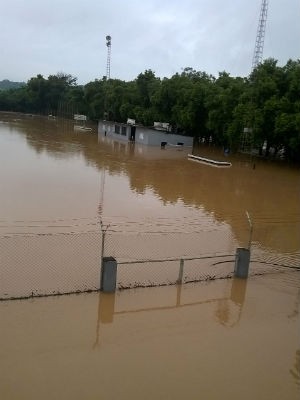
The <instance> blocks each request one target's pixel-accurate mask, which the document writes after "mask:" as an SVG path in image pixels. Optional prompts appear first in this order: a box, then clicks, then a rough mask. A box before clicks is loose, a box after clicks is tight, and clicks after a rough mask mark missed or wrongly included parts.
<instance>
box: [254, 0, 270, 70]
mask: <svg viewBox="0 0 300 400" xmlns="http://www.w3.org/2000/svg"><path fill="white" fill-rule="evenodd" d="M267 14H268V0H262V2H261V8H260V16H259V22H258V27H257V33H256V40H255V48H254V54H253V59H252V71H253V70H254V69H255V68H256V67H257V66H258V64H260V63H261V62H262V57H263V50H264V41H265V34H266V22H267Z"/></svg>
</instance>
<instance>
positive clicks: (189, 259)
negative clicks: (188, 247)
mask: <svg viewBox="0 0 300 400" xmlns="http://www.w3.org/2000/svg"><path fill="white" fill-rule="evenodd" d="M233 256H235V253H231V254H214V255H207V256H198V257H175V258H160V259H159V258H156V259H153V258H151V259H150V258H149V259H146V260H145V259H142V260H132V261H118V265H122V264H144V263H149V262H165V261H181V260H183V261H193V260H205V259H210V258H223V257H233Z"/></svg>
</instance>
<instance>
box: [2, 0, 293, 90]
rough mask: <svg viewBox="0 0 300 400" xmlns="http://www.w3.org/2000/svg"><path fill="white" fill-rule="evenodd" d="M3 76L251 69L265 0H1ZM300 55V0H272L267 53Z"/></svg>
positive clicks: (239, 72)
mask: <svg viewBox="0 0 300 400" xmlns="http://www.w3.org/2000/svg"><path fill="white" fill-rule="evenodd" d="M0 6H1V8H0V27H1V29H0V80H2V79H10V80H12V81H25V82H26V81H27V80H28V79H30V78H31V77H33V76H36V75H37V74H42V75H43V76H44V77H48V75H50V74H56V73H57V72H65V73H68V74H72V75H73V76H75V77H77V78H78V83H80V84H85V83H87V82H90V81H93V80H95V79H102V77H103V75H105V74H106V58H107V47H106V40H105V37H106V35H110V36H111V37H112V47H111V78H119V79H122V80H126V81H128V80H132V79H135V78H136V77H137V76H138V74H139V73H140V72H144V71H145V70H146V69H152V70H153V71H154V72H155V75H156V76H158V77H170V76H172V75H173V74H175V73H176V72H179V73H180V72H181V71H182V68H185V67H192V68H194V69H196V70H197V71H205V72H207V73H209V74H212V75H215V76H217V75H218V72H220V71H227V72H229V73H230V74H231V75H232V76H247V75H248V74H249V73H250V72H251V64H252V57H253V51H254V45H255V37H256V31H257V26H258V20H259V13H260V6H261V0H229V1H225V0H184V1H183V0H180V1H179V0H108V1H107V2H105V1H103V0H0ZM268 57H273V58H275V59H277V60H278V61H279V65H284V64H285V63H286V61H287V60H288V59H289V58H292V59H294V60H296V59H299V58H300V0H269V9H268V20H267V26H266V37H265V46H264V58H268Z"/></svg>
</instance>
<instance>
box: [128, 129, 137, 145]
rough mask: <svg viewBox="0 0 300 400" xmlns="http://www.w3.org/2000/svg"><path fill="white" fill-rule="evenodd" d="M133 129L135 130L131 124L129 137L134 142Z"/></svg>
mask: <svg viewBox="0 0 300 400" xmlns="http://www.w3.org/2000/svg"><path fill="white" fill-rule="evenodd" d="M135 131H136V127H135V126H132V127H131V128H130V139H129V140H130V141H131V142H135Z"/></svg>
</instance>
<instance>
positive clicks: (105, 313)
mask: <svg viewBox="0 0 300 400" xmlns="http://www.w3.org/2000/svg"><path fill="white" fill-rule="evenodd" d="M227 286H228V289H229V290H228V289H227V290H226V292H227V293H226V294H225V295H223V296H221V295H219V297H217V298H212V297H210V295H209V294H208V293H206V295H204V296H203V295H202V294H201V290H202V287H201V285H199V293H200V295H199V298H198V299H197V300H196V301H188V302H187V301H186V299H185V298H182V297H183V296H182V288H183V286H182V285H180V284H178V285H175V286H174V288H175V290H176V295H175V299H174V300H172V298H171V299H167V303H168V304H166V305H161V304H159V305H157V306H153V304H151V300H149V301H148V302H147V303H146V304H143V306H141V305H136V304H134V305H131V306H130V307H128V308H127V309H123V310H118V308H117V306H116V296H117V295H116V294H115V293H103V292H99V295H98V311H97V323H96V338H95V342H94V344H93V348H94V349H95V348H96V347H98V346H100V344H101V325H102V324H111V323H113V322H114V318H115V317H116V316H120V315H126V314H132V313H134V314H135V313H147V312H152V311H168V310H175V309H177V308H186V307H192V306H199V305H205V304H209V303H212V304H214V303H216V304H217V310H216V311H215V315H216V317H217V321H218V322H219V324H221V325H224V326H226V327H228V328H233V327H234V326H236V325H237V324H238V323H239V322H240V319H241V316H242V310H243V307H244V303H245V296H246V288H247V280H246V279H239V278H233V279H230V280H228V285H227Z"/></svg>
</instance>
